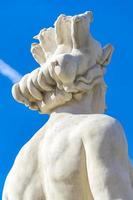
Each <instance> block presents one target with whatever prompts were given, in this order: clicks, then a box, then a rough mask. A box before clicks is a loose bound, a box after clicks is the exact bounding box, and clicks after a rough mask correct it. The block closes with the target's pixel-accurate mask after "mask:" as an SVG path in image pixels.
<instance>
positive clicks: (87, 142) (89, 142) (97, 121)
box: [83, 115, 133, 200]
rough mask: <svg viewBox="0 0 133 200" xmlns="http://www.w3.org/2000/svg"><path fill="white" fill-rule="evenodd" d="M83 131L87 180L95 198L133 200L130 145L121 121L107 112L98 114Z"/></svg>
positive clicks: (96, 199) (97, 199)
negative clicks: (107, 114)
mask: <svg viewBox="0 0 133 200" xmlns="http://www.w3.org/2000/svg"><path fill="white" fill-rule="evenodd" d="M92 117H93V116H92ZM84 127H85V126H84ZM86 127H87V125H86ZM88 130H89V131H88ZM84 133H85V135H84V137H83V144H84V148H85V153H86V164H87V172H88V180H89V184H90V188H91V192H92V195H93V197H94V199H95V200H99V199H106V200H116V199H117V200H118V199H119V200H131V199H132V198H133V189H132V186H131V180H130V175H129V174H130V173H129V160H128V152H127V144H126V140H125V137H124V132H123V129H122V127H121V125H120V124H119V122H117V121H116V120H115V119H113V118H111V117H109V116H106V115H95V117H94V120H93V119H92V121H91V124H89V127H88V129H87V130H86V131H84Z"/></svg>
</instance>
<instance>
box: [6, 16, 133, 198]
mask: <svg viewBox="0 0 133 200" xmlns="http://www.w3.org/2000/svg"><path fill="white" fill-rule="evenodd" d="M92 18H93V17H92V12H85V13H84V14H81V15H76V16H73V17H72V16H65V15H61V16H59V18H58V19H57V21H56V23H55V27H54V28H49V29H43V30H41V31H40V33H39V34H38V35H37V36H36V37H35V38H36V39H39V43H34V44H33V45H32V48H31V51H32V54H33V56H34V58H35V59H36V61H37V62H38V63H39V65H40V67H39V68H37V69H36V70H34V71H33V72H31V73H29V74H27V75H25V76H24V77H23V78H22V80H21V81H20V82H19V83H16V84H15V85H14V86H13V96H14V98H15V99H16V100H17V101H19V102H21V103H23V104H25V105H26V106H28V107H29V108H30V109H34V110H38V111H39V112H41V113H50V118H49V120H48V122H47V123H46V124H45V125H44V126H43V127H42V128H41V129H40V130H39V131H38V132H37V133H36V134H35V135H34V136H33V138H31V140H30V141H29V142H28V143H27V144H26V145H24V147H23V148H22V149H21V150H20V152H19V154H18V156H17V158H16V160H15V162H14V165H13V167H12V169H11V171H10V172H9V174H8V176H7V179H6V181H5V186H4V190H3V200H118V199H119V200H132V199H133V169H132V166H131V164H130V161H129V158H128V148H127V143H126V139H125V134H124V130H123V128H122V126H121V125H120V123H119V122H118V121H117V120H116V119H114V118H112V117H110V116H107V115H105V114H103V113H104V111H105V93H106V84H105V82H104V79H103V76H104V72H105V66H106V65H107V64H108V63H109V62H110V59H111V55H112V51H113V47H112V46H111V45H107V46H106V47H104V48H102V47H101V45H100V44H99V43H98V42H97V41H96V40H94V39H93V38H92V36H91V34H90V30H88V26H90V23H91V22H92Z"/></svg>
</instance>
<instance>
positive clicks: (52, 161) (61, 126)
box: [6, 114, 93, 200]
mask: <svg viewBox="0 0 133 200" xmlns="http://www.w3.org/2000/svg"><path fill="white" fill-rule="evenodd" d="M86 118H87V115H81V116H80V115H71V114H57V117H56V116H54V117H52V118H51V119H50V120H49V121H48V122H47V124H46V125H45V126H44V127H43V128H42V129H40V130H39V131H38V132H37V133H36V134H35V136H34V137H33V138H32V139H31V140H30V141H29V142H28V143H27V144H26V145H25V146H24V147H23V148H22V150H21V151H20V153H19V155H18V157H17V159H16V161H15V163H14V166H13V168H12V170H11V172H10V173H9V175H8V178H7V181H6V182H7V184H8V183H9V182H10V181H11V182H14V184H15V185H16V186H17V181H18V176H19V177H20V176H21V177H20V181H19V187H21V188H20V190H21V192H20V191H18V190H16V189H15V194H12V196H14V198H15V197H16V196H17V200H19V199H22V200H23V199H24V200H45V199H46V200H54V199H58V200H68V199H69V200H81V199H82V200H88V199H89V200H92V199H93V198H92V195H91V192H90V189H89V183H88V177H87V171H86V160H85V152H84V147H83V143H82V135H83V134H84V133H83V131H82V130H83V129H82V128H83V124H84V123H83V121H84V120H86ZM16 171H17V172H18V174H16ZM20 171H21V174H20V173H19V172H20ZM14 172H15V176H14ZM7 188H8V187H7ZM17 192H19V194H17ZM20 196H21V198H20ZM22 196H23V198H22Z"/></svg>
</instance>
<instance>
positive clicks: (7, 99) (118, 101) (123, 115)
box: [0, 0, 133, 192]
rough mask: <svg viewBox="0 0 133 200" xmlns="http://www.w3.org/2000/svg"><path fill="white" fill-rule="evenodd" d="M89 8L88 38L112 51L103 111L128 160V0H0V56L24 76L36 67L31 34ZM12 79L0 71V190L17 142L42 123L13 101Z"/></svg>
mask: <svg viewBox="0 0 133 200" xmlns="http://www.w3.org/2000/svg"><path fill="white" fill-rule="evenodd" d="M86 10H92V11H93V12H94V22H93V24H92V26H91V31H92V33H93V36H94V37H95V38H96V39H98V40H99V41H101V43H102V44H103V45H105V44H106V43H112V44H113V45H114V47H115V52H114V55H113V58H112V62H111V64H110V65H109V66H108V70H107V74H106V82H107V84H108V92H107V105H108V111H107V114H109V115H111V116H114V117H116V118H117V119H119V120H120V122H121V123H122V124H123V125H124V127H125V130H126V137H127V140H128V144H129V154H130V157H131V158H132V159H133V135H132V134H133V119H132V113H133V21H132V20H133V2H132V0H110V1H107V0H99V1H98V0H23V1H17V0H12V1H11V0H1V1H0V59H2V60H4V61H5V62H6V63H8V64H9V65H10V66H11V67H13V68H14V69H16V70H17V71H18V72H19V73H20V74H22V75H24V74H25V73H27V72H30V71H32V70H33V69H34V68H36V67H37V63H36V62H35V61H34V59H33V58H32V56H31V54H30V45H31V43H32V41H33V39H32V37H33V36H34V35H36V34H37V33H38V32H39V30H40V29H41V28H43V27H49V26H52V25H53V23H54V21H55V19H56V18H57V16H58V15H59V14H60V13H64V14H69V15H73V14H78V13H82V12H84V11H86ZM11 87H12V82H11V81H10V80H9V79H8V78H7V77H5V76H3V75H1V74H0V192H1V190H2V186H3V183H4V179H5V177H6V175H7V173H8V171H9V169H10V167H11V166H12V164H13V161H14V158H15V156H16V154H17V153H18V151H19V149H20V148H21V147H22V145H23V144H24V143H25V142H26V141H28V139H30V138H31V136H32V135H33V134H34V133H35V132H36V131H37V130H38V129H39V128H40V127H41V126H42V125H43V124H44V123H45V122H46V120H47V119H48V116H47V115H39V114H38V113H36V112H33V111H30V110H28V109H27V108H25V107H24V106H23V105H21V104H18V103H17V102H15V101H14V100H13V98H12V95H11Z"/></svg>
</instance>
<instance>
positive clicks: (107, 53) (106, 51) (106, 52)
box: [101, 44, 114, 66]
mask: <svg viewBox="0 0 133 200" xmlns="http://www.w3.org/2000/svg"><path fill="white" fill-rule="evenodd" d="M113 51H114V47H113V46H112V45H111V44H108V45H106V46H104V47H103V54H102V59H101V64H102V65H103V66H105V65H108V64H109V63H110V60H111V57H112V54H113Z"/></svg>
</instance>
